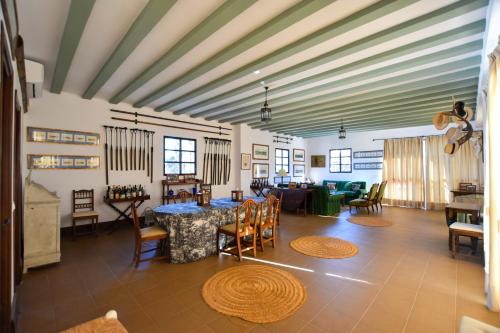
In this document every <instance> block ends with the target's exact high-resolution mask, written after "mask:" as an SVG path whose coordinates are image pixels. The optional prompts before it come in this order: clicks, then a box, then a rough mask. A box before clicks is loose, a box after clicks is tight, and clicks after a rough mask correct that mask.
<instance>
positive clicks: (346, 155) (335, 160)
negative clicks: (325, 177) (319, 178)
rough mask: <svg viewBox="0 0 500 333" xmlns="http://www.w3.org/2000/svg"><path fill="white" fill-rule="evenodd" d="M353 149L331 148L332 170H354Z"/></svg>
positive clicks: (339, 171) (343, 171) (340, 171)
mask: <svg viewBox="0 0 500 333" xmlns="http://www.w3.org/2000/svg"><path fill="white" fill-rule="evenodd" d="M351 162H352V149H351V148H346V149H331V150H330V172H332V173H350V172H352V163H351Z"/></svg>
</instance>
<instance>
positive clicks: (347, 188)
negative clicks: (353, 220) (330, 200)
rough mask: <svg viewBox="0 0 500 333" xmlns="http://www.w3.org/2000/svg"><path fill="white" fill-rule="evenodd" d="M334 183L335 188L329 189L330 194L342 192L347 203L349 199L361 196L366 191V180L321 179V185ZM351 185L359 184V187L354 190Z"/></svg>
mask: <svg viewBox="0 0 500 333" xmlns="http://www.w3.org/2000/svg"><path fill="white" fill-rule="evenodd" d="M332 183H334V184H335V190H330V194H332V195H337V194H344V195H345V203H346V204H349V202H351V200H354V199H358V198H361V197H362V196H363V195H364V194H365V193H366V182H362V181H354V182H350V181H346V180H323V186H328V184H332ZM352 185H359V189H358V190H356V191H353V190H352Z"/></svg>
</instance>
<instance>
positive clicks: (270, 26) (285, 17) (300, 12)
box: [134, 0, 334, 107]
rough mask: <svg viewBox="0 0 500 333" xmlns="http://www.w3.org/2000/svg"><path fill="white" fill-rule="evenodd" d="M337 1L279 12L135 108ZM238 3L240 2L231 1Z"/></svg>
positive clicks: (303, 4)
mask: <svg viewBox="0 0 500 333" xmlns="http://www.w3.org/2000/svg"><path fill="white" fill-rule="evenodd" d="M333 1H334V0H317V1H301V2H299V3H298V4H297V5H295V6H293V7H291V8H289V9H287V10H285V11H284V12H283V13H281V14H279V15H278V16H276V17H275V18H273V19H272V20H270V21H269V22H267V23H266V24H264V25H262V26H260V27H259V28H257V29H255V30H254V31H252V32H250V33H249V34H247V35H246V36H245V37H243V38H242V39H240V40H238V41H237V42H235V43H233V44H231V45H230V46H228V47H227V48H225V49H223V50H221V51H220V52H218V53H217V54H215V55H214V56H212V57H210V58H209V59H208V60H206V61H204V62H203V63H201V64H199V65H197V66H196V67H194V68H192V69H191V70H189V71H188V72H186V73H184V74H183V75H181V76H179V77H177V78H175V79H174V80H172V81H171V82H169V83H167V84H166V85H164V86H163V87H161V88H160V89H158V90H156V91H155V92H153V93H152V94H149V95H148V96H146V97H145V98H143V99H141V100H140V101H138V102H137V103H135V104H134V106H136V107H142V106H144V105H146V104H148V103H150V102H152V101H154V100H156V99H158V98H160V97H161V96H163V95H165V94H167V93H169V92H170V91H173V90H175V89H177V88H178V87H181V86H182V85H184V84H186V83H187V82H190V81H192V80H194V79H195V78H197V77H199V76H201V75H203V74H204V73H207V72H208V71H210V70H211V69H213V68H215V67H217V66H219V65H221V64H223V63H225V62H226V61H228V60H231V59H232V58H234V57H236V56H237V55H239V54H241V53H243V52H244V51H246V50H248V49H250V48H252V47H254V46H255V45H257V44H259V43H261V42H262V41H264V40H266V39H267V38H269V37H271V36H273V35H275V34H277V33H278V32H280V31H282V30H284V29H286V28H288V27H289V26H290V25H292V24H295V23H297V22H299V21H301V20H302V19H304V18H305V17H307V16H309V15H311V14H313V13H314V12H316V11H318V10H320V9H321V8H324V7H325V6H327V5H329V4H331V3H332V2H333ZM232 2H239V1H232Z"/></svg>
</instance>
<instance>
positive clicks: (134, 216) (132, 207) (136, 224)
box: [130, 203, 141, 240]
mask: <svg viewBox="0 0 500 333" xmlns="http://www.w3.org/2000/svg"><path fill="white" fill-rule="evenodd" d="M130 210H131V211H132V221H133V222H134V233H135V238H136V240H138V239H140V238H141V223H140V222H139V215H137V208H136V207H135V204H134V203H132V204H131V205H130Z"/></svg>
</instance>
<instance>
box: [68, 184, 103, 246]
mask: <svg viewBox="0 0 500 333" xmlns="http://www.w3.org/2000/svg"><path fill="white" fill-rule="evenodd" d="M72 205H73V214H72V215H71V218H72V221H73V238H74V237H76V236H80V235H88V234H96V235H97V223H99V214H98V213H97V212H96V211H94V189H92V190H73V200H72ZM81 220H90V231H89V232H80V233H78V232H77V231H76V227H77V225H76V224H77V222H78V221H81Z"/></svg>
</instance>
